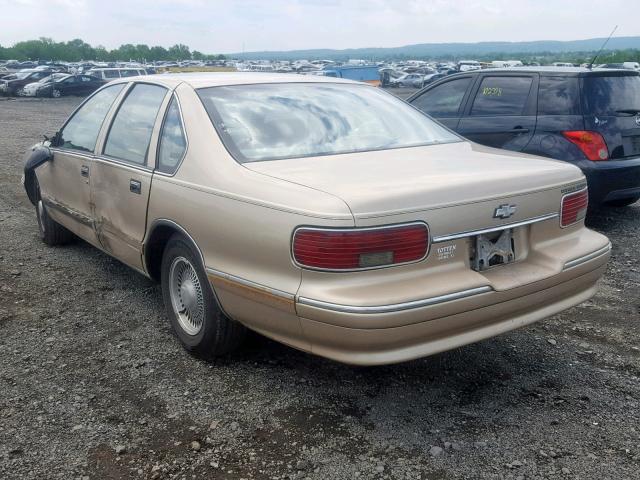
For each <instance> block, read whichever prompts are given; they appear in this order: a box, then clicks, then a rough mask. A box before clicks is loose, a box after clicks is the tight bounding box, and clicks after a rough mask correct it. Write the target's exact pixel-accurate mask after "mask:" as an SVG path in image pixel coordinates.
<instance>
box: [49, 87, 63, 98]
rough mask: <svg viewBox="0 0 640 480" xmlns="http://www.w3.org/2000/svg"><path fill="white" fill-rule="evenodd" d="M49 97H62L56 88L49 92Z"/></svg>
mask: <svg viewBox="0 0 640 480" xmlns="http://www.w3.org/2000/svg"><path fill="white" fill-rule="evenodd" d="M51 96H52V97H53V98H60V97H61V96H62V92H61V91H60V90H58V89H56V88H54V89H53V90H51Z"/></svg>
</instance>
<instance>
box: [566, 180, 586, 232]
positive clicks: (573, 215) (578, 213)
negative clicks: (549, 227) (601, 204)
mask: <svg viewBox="0 0 640 480" xmlns="http://www.w3.org/2000/svg"><path fill="white" fill-rule="evenodd" d="M588 205H589V193H588V192H587V190H586V189H585V190H581V191H579V192H576V193H570V194H569V195H565V196H564V197H562V208H561V209H560V226H562V227H567V226H569V225H571V224H574V223H576V222H577V221H578V220H582V219H583V218H584V217H585V216H586V215H587V206H588Z"/></svg>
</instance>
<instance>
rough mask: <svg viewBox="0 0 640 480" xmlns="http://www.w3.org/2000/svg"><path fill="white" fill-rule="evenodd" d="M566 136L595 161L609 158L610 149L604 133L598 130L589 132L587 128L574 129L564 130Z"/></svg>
mask: <svg viewBox="0 0 640 480" xmlns="http://www.w3.org/2000/svg"><path fill="white" fill-rule="evenodd" d="M562 135H564V138H566V139H567V140H569V141H570V142H571V143H573V144H574V145H577V146H578V148H579V149H580V150H582V153H584V155H585V156H586V157H587V158H588V159H589V160H592V161H594V162H598V161H600V160H607V159H608V158H609V150H608V149H607V144H606V142H605V141H604V138H603V137H602V135H600V134H599V133H598V132H589V131H587V130H572V131H569V132H562Z"/></svg>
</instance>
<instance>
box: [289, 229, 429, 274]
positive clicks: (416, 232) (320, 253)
mask: <svg viewBox="0 0 640 480" xmlns="http://www.w3.org/2000/svg"><path fill="white" fill-rule="evenodd" d="M428 250H429V229H428V227H427V225H426V224H424V223H412V224H408V225H394V226H390V227H376V228H354V229H339V228H335V229H329V228H326V229H325V228H311V227H309V228H307V227H302V228H299V229H298V230H296V232H295V234H294V236H293V248H292V251H293V258H294V260H295V261H296V262H297V263H298V265H300V266H303V267H309V268H315V269H320V270H359V269H367V268H376V267H383V266H387V265H397V264H401V263H408V262H415V261H417V260H421V259H422V258H424V257H425V256H426V255H427V252H428Z"/></svg>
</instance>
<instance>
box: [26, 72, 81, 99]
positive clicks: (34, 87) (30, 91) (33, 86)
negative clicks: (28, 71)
mask: <svg viewBox="0 0 640 480" xmlns="http://www.w3.org/2000/svg"><path fill="white" fill-rule="evenodd" d="M69 76H70V75H69V74H68V73H54V74H51V75H49V76H48V77H44V78H42V79H40V80H38V81H37V82H33V83H28V84H26V85H25V86H24V88H23V89H22V93H21V95H22V96H23V97H35V96H36V93H37V92H38V88H40V87H41V86H42V85H44V84H45V83H49V82H53V81H54V80H60V79H62V78H64V77H69Z"/></svg>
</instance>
